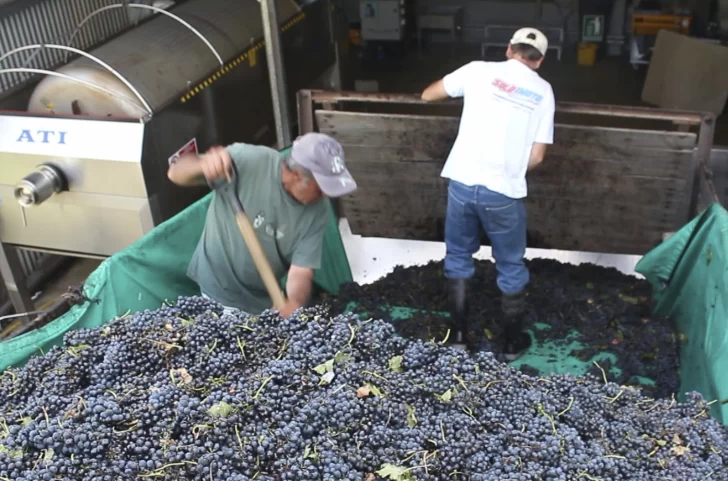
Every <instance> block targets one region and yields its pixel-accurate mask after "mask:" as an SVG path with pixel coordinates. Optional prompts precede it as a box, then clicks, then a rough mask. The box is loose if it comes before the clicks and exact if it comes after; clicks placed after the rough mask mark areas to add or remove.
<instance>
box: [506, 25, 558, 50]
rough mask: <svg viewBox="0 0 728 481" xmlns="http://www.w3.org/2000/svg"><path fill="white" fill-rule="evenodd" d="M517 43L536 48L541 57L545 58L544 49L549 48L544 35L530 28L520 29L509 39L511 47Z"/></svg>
mask: <svg viewBox="0 0 728 481" xmlns="http://www.w3.org/2000/svg"><path fill="white" fill-rule="evenodd" d="M517 43H525V44H528V45H531V46H533V47H536V50H538V51H539V52H541V55H543V56H546V49H547V48H548V46H549V41H548V39H547V38H546V35H544V34H543V33H542V32H541V31H540V30H536V29H535V28H531V27H525V28H522V29H520V30H518V31H516V33H514V34H513V38H511V45H515V44H517Z"/></svg>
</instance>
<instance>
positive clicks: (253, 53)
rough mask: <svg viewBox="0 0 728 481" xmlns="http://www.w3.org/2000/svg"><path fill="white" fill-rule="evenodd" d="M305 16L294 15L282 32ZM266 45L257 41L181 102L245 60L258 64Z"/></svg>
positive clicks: (182, 100) (182, 99)
mask: <svg viewBox="0 0 728 481" xmlns="http://www.w3.org/2000/svg"><path fill="white" fill-rule="evenodd" d="M305 17H306V14H305V13H303V12H301V13H299V14H298V15H296V16H295V17H293V18H292V19H291V20H289V21H288V22H286V23H285V24H284V25H283V26H282V27H281V32H286V31H288V30H290V29H291V28H292V27H293V26H294V25H296V24H297V23H300V22H301V21H302V20H303V19H304V18H305ZM264 46H265V42H262V41H261V42H258V43H256V44H255V45H253V46H252V47H250V48H249V49H248V50H247V51H245V52H244V53H243V54H241V55H240V56H238V57H237V58H234V59H232V60H231V61H229V62H228V63H227V64H225V65H224V66H223V67H222V68H220V69H219V70H218V71H217V72H215V73H213V74H212V75H211V76H210V77H208V78H207V79H205V80H203V81H201V82H200V83H198V84H197V85H195V86H194V87H190V90H189V91H188V92H187V93H186V94H185V95H183V96H182V97H180V99H179V100H180V102H182V103H185V102H187V101H188V100H190V99H191V98H192V97H194V96H195V95H197V94H199V93H200V92H201V91H202V90H204V89H205V88H207V87H209V86H211V85H212V84H213V83H215V81H217V80H218V79H220V77H222V76H223V75H225V74H226V73H228V72H230V70H232V69H233V68H235V67H237V66H239V65H240V64H242V63H243V62H244V61H245V60H248V64H249V65H250V66H251V67H254V66H255V65H256V64H257V58H258V55H257V52H258V50H260V49H262V48H263V47H264Z"/></svg>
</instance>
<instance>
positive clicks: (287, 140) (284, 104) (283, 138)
mask: <svg viewBox="0 0 728 481" xmlns="http://www.w3.org/2000/svg"><path fill="white" fill-rule="evenodd" d="M259 3H260V14H261V16H262V17H263V18H262V21H263V35H264V38H265V54H266V58H267V60H268V78H269V80H270V90H271V97H272V100H273V116H274V118H275V124H276V138H277V139H278V149H279V150H280V149H283V148H285V147H286V146H288V145H290V144H291V122H290V116H289V115H288V100H287V99H288V95H287V94H286V73H285V69H284V68H283V53H282V52H281V37H280V28H279V26H278V25H279V24H278V8H277V6H276V0H262V1H261V0H259ZM330 15H331V12H329V16H330Z"/></svg>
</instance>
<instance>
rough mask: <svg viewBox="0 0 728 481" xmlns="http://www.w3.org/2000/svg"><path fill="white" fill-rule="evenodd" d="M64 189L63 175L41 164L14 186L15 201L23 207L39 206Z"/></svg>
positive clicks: (51, 167) (52, 167) (49, 165)
mask: <svg viewBox="0 0 728 481" xmlns="http://www.w3.org/2000/svg"><path fill="white" fill-rule="evenodd" d="M64 188H65V179H64V176H63V173H62V172H61V171H60V170H59V169H58V168H57V167H55V166H53V165H51V164H42V165H40V166H38V168H37V169H36V170H34V171H33V172H31V173H30V174H28V175H27V176H25V177H24V178H23V179H22V180H21V181H20V182H18V184H17V185H16V186H15V199H16V200H17V201H18V203H19V204H20V205H22V206H23V207H31V206H34V205H40V204H42V203H43V202H45V201H46V200H48V199H49V198H50V197H51V196H52V195H53V194H57V193H58V192H60V191H62V190H63V189H64Z"/></svg>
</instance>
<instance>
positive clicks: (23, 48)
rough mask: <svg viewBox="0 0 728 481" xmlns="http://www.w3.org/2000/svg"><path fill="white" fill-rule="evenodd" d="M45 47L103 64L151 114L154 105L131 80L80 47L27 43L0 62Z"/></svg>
mask: <svg viewBox="0 0 728 481" xmlns="http://www.w3.org/2000/svg"><path fill="white" fill-rule="evenodd" d="M44 48H51V49H56V50H65V51H66V52H73V53H75V54H78V55H82V56H84V57H86V58H87V59H89V60H92V61H94V62H96V63H97V64H99V65H101V66H102V67H104V68H105V69H106V70H108V71H109V72H111V73H112V74H113V75H114V77H116V78H118V79H119V80H121V81H122V82H123V83H124V85H126V86H127V87H128V88H129V90H131V91H132V92H133V93H134V95H136V97H137V98H138V99H139V101H140V102H141V103H142V105H143V106H144V108H145V109H146V110H147V113H148V114H149V115H151V114H152V107H150V106H149V103H148V102H147V101H146V99H145V98H144V96H142V94H141V93H140V92H139V91H138V90H137V89H136V88H135V87H134V86H133V85H132V84H131V82H129V81H128V80H127V79H126V78H125V77H124V76H123V75H121V74H120V73H119V72H118V71H117V70H116V69H115V68H114V67H112V66H111V65H109V64H107V63H106V62H104V61H103V60H101V59H100V58H98V57H96V56H94V55H91V54H90V53H87V52H84V51H83V50H79V49H77V48H73V47H66V46H65V45H53V44H33V45H25V46H23V47H18V48H14V49H13V50H11V51H9V52H7V53H6V54H4V55H2V56H0V62H2V61H3V60H5V59H6V58H8V57H10V56H11V55H14V54H16V53H19V52H23V51H25V50H32V49H44ZM39 51H40V50H36V53H37V52H39Z"/></svg>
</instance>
